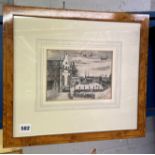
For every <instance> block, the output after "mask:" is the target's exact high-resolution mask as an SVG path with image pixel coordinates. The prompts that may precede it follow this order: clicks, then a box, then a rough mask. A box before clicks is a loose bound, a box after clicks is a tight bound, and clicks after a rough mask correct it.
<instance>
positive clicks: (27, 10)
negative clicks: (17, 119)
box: [3, 6, 149, 147]
mask: <svg viewBox="0 0 155 155" xmlns="http://www.w3.org/2000/svg"><path fill="white" fill-rule="evenodd" d="M14 15H17V16H29V17H30V16H31V17H44V18H60V19H76V20H91V21H101V22H102V21H109V22H111V21H112V22H129V23H140V24H141V30H140V31H141V32H140V33H141V34H140V35H141V37H140V63H139V91H138V124H137V126H138V128H137V129H136V130H121V131H108V132H92V133H90V132H89V133H78V134H61V135H47V136H34V137H22V138H14V137H13V104H14V103H13V94H14V92H13V81H14V80H13V74H14V72H13V70H14V56H13V55H14V38H13V19H14ZM3 22H4V30H3V32H4V33H3V37H4V39H3V104H4V109H3V131H4V132H3V133H4V147H12V146H16V147H17V146H28V145H39V144H53V143H70V142H80V141H92V140H93V141H94V140H106V139H117V138H119V139H120V138H132V137H140V136H144V135H145V119H146V113H145V103H146V80H147V53H148V52H147V50H148V43H147V42H148V23H149V16H148V15H137V14H130V15H129V14H126V13H102V12H89V11H73V10H62V9H47V8H34V7H21V6H20V7H19V6H5V7H4V17H3Z"/></svg>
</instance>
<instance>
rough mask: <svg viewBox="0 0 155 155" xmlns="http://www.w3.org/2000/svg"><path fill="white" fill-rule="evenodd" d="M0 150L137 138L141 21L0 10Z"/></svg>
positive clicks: (143, 40) (141, 114) (143, 61)
mask: <svg viewBox="0 0 155 155" xmlns="http://www.w3.org/2000/svg"><path fill="white" fill-rule="evenodd" d="M3 21H4V30H3V31H4V34H3V36H4V42H3V43H4V45H3V52H4V53H3V55H4V59H3V60H4V61H3V62H4V63H3V76H4V77H3V80H4V81H3V84H4V85H3V88H4V90H3V92H4V93H3V95H4V96H3V102H4V113H3V128H4V146H5V147H9V146H29V145H38V144H53V143H67V142H80V141H91V140H93V141H94V140H106V139H116V138H119V139H120V138H132V137H139V136H144V134H145V103H146V80H147V78H146V77H147V75H146V74H147V48H148V45H147V41H148V21H149V16H147V15H137V14H135V15H134V14H126V13H103V12H89V11H73V10H61V9H60V10H58V9H47V8H34V7H21V6H5V7H4V18H3Z"/></svg>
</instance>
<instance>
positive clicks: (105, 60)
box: [46, 49, 113, 101]
mask: <svg viewBox="0 0 155 155" xmlns="http://www.w3.org/2000/svg"><path fill="white" fill-rule="evenodd" d="M112 61H113V51H95V50H94V51H80V50H52V49H48V50H47V82H46V100H47V101H54V100H93V99H111V98H112Z"/></svg>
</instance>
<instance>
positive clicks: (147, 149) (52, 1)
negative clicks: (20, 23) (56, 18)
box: [0, 0, 155, 154]
mask: <svg viewBox="0 0 155 155" xmlns="http://www.w3.org/2000/svg"><path fill="white" fill-rule="evenodd" d="M63 1H64V2H65V8H66V9H80V10H93V11H151V10H152V11H153V10H155V0H14V1H13V0H0V14H2V6H3V4H6V3H9V4H13V3H14V4H16V5H28V6H43V7H49V8H63ZM93 148H96V149H97V153H155V118H151V117H150V118H147V133H146V136H145V137H143V138H134V139H125V140H108V141H94V142H82V143H70V144H56V145H44V146H33V147H24V148H23V152H24V153H50V154H52V153H55V154H57V153H60V154H63V153H81V154H83V153H90V152H91V150H92V149H93Z"/></svg>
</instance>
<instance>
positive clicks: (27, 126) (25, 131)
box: [19, 124, 31, 133]
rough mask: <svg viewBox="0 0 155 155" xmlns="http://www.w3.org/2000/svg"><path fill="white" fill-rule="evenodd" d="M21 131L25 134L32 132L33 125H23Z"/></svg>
mask: <svg viewBox="0 0 155 155" xmlns="http://www.w3.org/2000/svg"><path fill="white" fill-rule="evenodd" d="M19 130H20V132H23V133H27V132H31V124H21V125H20V129H19Z"/></svg>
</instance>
